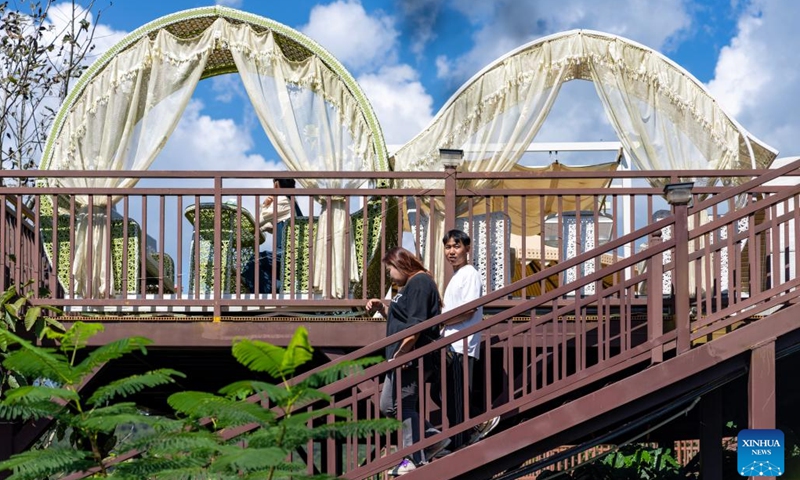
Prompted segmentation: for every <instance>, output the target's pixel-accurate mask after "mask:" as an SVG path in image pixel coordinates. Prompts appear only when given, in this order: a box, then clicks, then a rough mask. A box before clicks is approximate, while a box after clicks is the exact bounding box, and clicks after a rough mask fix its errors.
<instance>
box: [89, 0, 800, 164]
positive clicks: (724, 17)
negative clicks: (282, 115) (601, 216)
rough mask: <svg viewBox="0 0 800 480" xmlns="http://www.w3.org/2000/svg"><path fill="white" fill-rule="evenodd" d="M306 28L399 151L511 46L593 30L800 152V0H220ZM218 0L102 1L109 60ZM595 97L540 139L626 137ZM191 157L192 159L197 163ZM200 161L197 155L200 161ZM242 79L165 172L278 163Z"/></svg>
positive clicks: (192, 125)
mask: <svg viewBox="0 0 800 480" xmlns="http://www.w3.org/2000/svg"><path fill="white" fill-rule="evenodd" d="M217 3H218V4H223V5H227V6H231V7H234V8H239V9H242V10H245V11H249V12H252V13H255V14H258V15H262V16H265V17H268V18H270V19H273V20H276V21H278V22H281V23H283V24H286V25H288V26H290V27H293V28H295V29H297V30H299V31H301V32H303V33H305V34H307V35H309V36H310V37H312V38H313V39H314V40H316V41H317V42H319V43H320V44H322V45H323V46H324V47H325V48H327V49H328V50H329V51H331V52H332V53H333V54H334V55H335V56H336V57H337V58H338V59H339V60H340V61H341V62H342V63H343V64H344V65H345V66H346V67H347V68H348V69H349V70H350V71H351V73H353V75H354V77H355V78H356V79H357V80H358V81H359V83H360V84H361V85H362V88H363V89H364V90H365V92H366V93H367V96H368V97H369V99H370V101H371V102H372V104H373V107H374V108H375V110H376V112H377V114H378V117H379V119H380V121H381V125H382V126H383V129H384V134H385V136H386V138H387V142H388V143H389V144H393V145H402V144H403V143H404V142H406V141H408V140H409V139H411V138H412V137H413V136H414V135H415V134H416V133H418V132H419V131H421V130H422V129H423V128H424V127H425V126H426V125H427V123H428V122H429V121H430V119H431V118H432V117H433V116H434V115H435V114H436V112H437V111H438V110H439V108H440V107H441V106H442V105H443V104H444V103H445V102H446V100H447V99H448V98H449V97H450V95H452V94H453V92H455V91H456V90H457V89H458V87H460V86H461V85H462V84H463V83H464V82H465V81H466V80H468V79H469V78H470V77H471V76H472V75H474V74H475V73H476V72H478V71H479V70H480V69H481V68H482V67H484V66H486V65H487V64H489V63H491V62H492V61H493V60H494V59H496V58H498V57H499V56H501V55H503V54H504V53H506V52H508V51H509V50H511V49H514V48H516V47H518V46H520V45H523V44H525V43H527V42H529V41H531V40H534V39H536V38H539V37H541V36H544V35H548V34H552V33H556V32H560V31H564V30H570V29H575V28H587V29H593V30H600V31H604V32H609V33H614V34H618V35H621V36H624V37H626V38H629V39H632V40H635V41H637V42H640V43H642V44H644V45H647V46H649V47H651V48H654V49H655V50H658V51H660V52H662V53H664V54H665V55H667V56H668V57H670V58H672V59H673V60H674V61H676V62H677V63H678V64H679V65H681V66H683V67H684V68H685V69H686V70H688V71H689V72H690V73H692V74H693V75H695V76H696V77H697V78H698V79H699V80H700V81H702V82H703V83H704V84H706V86H707V87H708V88H709V90H710V91H711V92H712V94H713V95H714V96H715V98H717V100H718V101H719V102H720V104H722V106H723V107H724V108H725V109H726V110H727V111H728V112H729V113H730V114H732V115H733V116H734V117H735V118H736V119H737V120H739V122H740V123H741V124H742V125H743V126H744V127H745V128H747V129H748V130H750V131H751V132H752V133H753V134H755V135H756V136H757V137H759V138H761V139H762V140H764V141H766V142H767V143H769V144H770V145H772V146H773V147H775V148H777V149H779V150H780V151H781V156H788V155H794V154H798V153H800V145H797V142H796V140H795V138H796V135H795V132H797V131H800V120H798V114H797V112H798V108H797V107H798V106H800V105H798V103H799V102H800V100H798V99H800V83H799V82H798V81H797V80H798V79H797V75H798V73H797V72H800V68H798V67H800V61H799V60H798V56H797V54H796V52H798V51H800V39H798V36H797V35H796V34H795V25H794V22H795V19H797V18H800V15H798V13H800V2H796V1H793V0H707V1H684V0H658V1H652V0H559V1H558V2H555V1H548V2H545V1H542V0H538V1H537V0H497V1H486V0H364V1H357V0H337V1H322V2H319V1H310V0H295V1H293V2H274V1H269V2H268V1H264V0H218V1H217ZM211 4H213V3H212V2H209V1H199V0H170V1H168V2H167V1H160V2H155V1H151V0H115V1H114V2H113V5H110V6H109V5H108V2H107V0H105V3H104V0H98V1H97V5H98V6H100V7H101V8H102V9H103V10H102V14H101V15H100V17H99V19H96V21H97V23H98V25H99V29H98V35H97V38H96V40H97V45H98V50H97V53H98V54H99V53H101V52H102V51H103V50H104V49H106V48H108V47H109V46H110V45H112V44H113V43H115V42H116V41H118V40H119V39H121V38H122V37H123V36H124V35H125V34H126V33H127V32H130V31H132V30H134V29H135V28H137V27H139V26H141V25H143V24H145V23H147V22H149V21H152V20H155V19H157V18H159V17H161V16H163V15H166V14H169V13H173V12H177V11H180V10H183V9H188V8H194V7H200V6H207V5H211ZM614 139H616V137H615V135H614V133H613V131H612V130H611V128H610V127H609V124H608V122H607V121H606V119H605V115H604V113H603V111H602V107H601V106H600V103H599V101H598V100H597V98H596V94H595V92H594V88H593V87H592V85H591V84H589V83H587V82H570V83H568V84H567V85H565V87H564V88H563V89H562V91H561V93H560V95H559V98H558V100H557V102H556V105H555V107H554V109H553V111H552V113H551V115H550V117H549V118H548V120H547V122H546V123H545V126H544V128H543V129H542V131H541V132H540V134H539V136H538V137H537V139H536V140H537V141H570V140H579V141H580V140H585V141H597V140H614ZM187 153H190V154H191V155H187ZM188 158H191V160H188ZM276 162H277V160H276V156H275V154H274V152H273V151H272V149H271V148H270V147H269V145H268V142H267V141H266V139H265V137H264V134H263V133H262V132H261V128H260V126H259V125H258V122H256V121H255V119H254V116H253V114H252V111H251V110H250V108H249V105H248V102H247V101H246V100H245V99H244V94H243V92H242V89H241V86H240V84H239V81H238V78H237V77H236V76H235V75H228V76H224V77H216V78H214V79H210V80H207V81H204V82H201V83H200V85H199V87H198V90H197V92H196V93H195V96H194V99H193V102H192V103H191V104H190V107H189V109H188V110H187V112H186V113H185V115H184V118H183V120H182V123H181V125H180V126H179V128H178V130H177V131H176V133H175V134H174V135H173V138H171V139H170V143H169V144H168V146H167V148H166V149H165V151H164V152H163V153H162V155H161V157H160V158H159V160H158V161H157V164H156V165H154V167H153V168H195V169H197V168H208V169H211V168H213V169H221V168H242V169H264V168H276V165H277V163H276Z"/></svg>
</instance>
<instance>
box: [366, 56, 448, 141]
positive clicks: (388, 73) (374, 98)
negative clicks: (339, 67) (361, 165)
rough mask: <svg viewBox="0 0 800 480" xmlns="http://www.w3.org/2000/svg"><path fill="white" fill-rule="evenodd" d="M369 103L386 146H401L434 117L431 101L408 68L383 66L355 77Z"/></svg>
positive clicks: (416, 77)
mask: <svg viewBox="0 0 800 480" xmlns="http://www.w3.org/2000/svg"><path fill="white" fill-rule="evenodd" d="M358 83H359V84H360V85H361V87H362V88H363V89H364V92H365V93H366V95H367V98H369V100H370V103H372V108H373V109H374V110H375V114H376V115H377V116H378V120H379V121H380V124H381V127H382V128H383V135H384V137H385V138H386V142H387V143H388V144H395V145H397V144H403V143H405V142H407V141H408V140H411V138H412V137H413V136H414V135H416V134H418V133H419V132H421V131H422V129H423V128H425V126H427V124H428V122H430V120H431V117H432V115H433V113H432V108H433V98H432V97H431V96H430V95H429V94H428V93H427V92H426V91H425V87H423V85H422V84H421V83H420V82H419V78H418V75H417V73H416V71H414V69H412V68H411V67H409V66H408V65H398V66H393V67H385V68H383V69H381V71H380V72H378V73H376V74H366V75H362V76H360V77H359V78H358Z"/></svg>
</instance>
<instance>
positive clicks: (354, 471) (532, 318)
mask: <svg viewBox="0 0 800 480" xmlns="http://www.w3.org/2000/svg"><path fill="white" fill-rule="evenodd" d="M793 168H796V166H795V167H793ZM789 171H791V169H789V168H787V169H786V170H785V171H784V170H778V171H775V172H770V173H768V174H766V175H764V176H762V177H761V178H759V179H757V180H754V181H751V182H748V183H746V184H745V185H743V186H742V187H737V188H733V189H730V190H728V191H727V192H724V193H720V194H718V195H717V198H713V197H712V198H709V199H707V200H704V201H697V202H696V204H695V206H693V207H685V209H684V211H683V212H681V211H676V212H675V213H674V214H672V215H669V216H667V217H665V218H663V219H662V220H659V221H658V222H656V223H654V224H651V225H649V226H646V227H643V228H641V229H638V230H636V231H635V232H631V233H628V234H625V235H622V236H620V237H618V238H616V239H613V240H611V241H609V242H608V243H607V244H606V245H604V246H602V247H599V248H596V249H594V250H589V251H586V252H584V253H581V254H579V255H577V256H575V257H574V258H571V259H565V260H564V261H562V262H560V263H559V264H557V265H555V266H553V267H550V268H548V269H546V270H544V271H541V272H538V273H535V274H533V275H531V276H529V277H527V278H523V279H521V280H518V281H516V282H514V283H513V284H511V285H508V286H505V287H503V288H500V289H498V290H496V291H494V292H490V293H488V294H487V295H486V296H485V297H484V298H481V299H478V300H475V301H473V302H470V303H468V304H466V305H463V306H461V307H459V308H456V309H453V310H451V311H450V312H447V313H445V314H442V315H439V316H437V317H435V318H433V319H431V320H429V321H427V322H425V323H423V324H420V325H418V326H416V327H412V328H409V329H407V330H404V331H403V332H400V333H397V334H395V335H392V336H390V337H387V338H386V339H384V340H381V341H379V342H376V343H374V344H372V345H370V346H368V347H365V348H362V349H360V350H358V351H356V352H353V353H352V354H349V355H346V356H344V357H341V358H340V359H339V360H338V361H345V360H351V359H355V358H360V357H363V356H367V355H373V354H380V353H381V352H382V350H383V349H384V348H385V347H386V346H387V345H389V344H392V343H394V342H397V341H400V340H401V339H402V338H404V337H407V336H409V335H412V334H414V333H417V332H421V331H423V330H425V329H427V328H430V327H432V326H434V325H441V324H442V323H444V322H446V321H447V320H449V319H450V318H452V317H454V316H457V315H460V314H462V313H464V312H466V311H469V310H471V309H473V308H476V307H477V306H480V305H484V306H486V305H491V304H492V303H493V302H497V301H499V300H501V299H505V298H507V297H509V296H511V295H512V294H513V292H516V291H520V290H522V289H525V288H527V287H530V286H531V285H533V284H536V283H537V282H543V281H544V280H546V279H547V278H548V277H549V276H551V275H563V274H564V273H565V272H566V271H567V270H568V269H570V268H573V267H576V266H578V265H580V264H582V263H584V262H587V261H591V260H593V259H596V258H597V255H598V254H600V253H603V252H605V251H608V249H619V248H621V247H623V246H625V245H628V244H630V243H631V242H632V241H633V240H635V239H638V238H643V237H649V238H651V239H652V240H654V241H652V242H651V243H650V244H649V246H648V247H647V248H646V249H643V250H642V251H640V252H638V253H635V254H632V255H631V256H629V257H624V258H619V259H618V260H617V261H616V262H614V263H612V264H610V265H608V266H605V267H603V268H601V269H598V270H597V271H595V272H593V273H589V274H586V275H584V276H582V277H581V276H579V277H578V278H577V279H576V280H575V281H573V282H571V283H565V284H561V285H559V286H557V287H555V288H553V289H551V290H550V291H549V292H545V293H542V294H541V295H539V296H537V297H535V298H532V299H525V300H521V301H518V302H517V303H516V304H514V305H511V306H509V307H508V308H506V309H505V310H501V311H499V312H498V313H496V314H494V315H490V316H488V317H486V318H485V319H484V320H483V322H482V323H481V324H478V325H474V326H472V327H471V328H468V329H466V330H463V331H461V332H459V333H458V334H456V335H453V336H450V337H447V338H446V339H440V340H437V341H435V342H433V343H431V344H429V345H427V346H425V347H422V348H419V349H416V350H413V351H412V352H411V353H409V354H407V355H405V356H404V357H402V358H401V359H398V361H397V362H393V363H383V364H380V365H376V366H373V367H371V368H369V369H367V370H366V371H365V372H364V374H363V375H360V376H356V377H350V378H348V379H345V380H342V381H339V382H337V383H335V384H332V385H330V386H328V387H325V388H324V389H323V391H325V392H326V393H328V394H330V395H331V397H332V398H333V399H334V400H333V401H332V402H331V404H330V405H329V406H334V407H337V408H344V409H347V410H349V411H350V412H352V414H353V415H354V416H355V417H356V418H377V417H378V416H379V415H380V413H379V410H378V405H379V395H380V382H381V378H383V376H384V375H386V374H388V373H390V372H393V373H394V374H395V375H396V376H397V375H400V374H401V372H403V371H405V373H403V374H404V375H409V374H410V375H411V376H412V377H413V378H416V379H417V381H418V382H419V384H425V382H426V380H427V381H430V380H431V379H430V378H429V374H430V372H429V371H426V369H424V368H423V358H425V357H429V358H430V357H432V358H433V361H434V362H436V363H438V364H439V366H440V372H445V371H446V369H445V368H444V366H445V361H446V359H445V356H446V352H447V350H448V345H450V344H451V343H452V342H454V341H455V342H459V341H460V342H466V338H467V337H468V336H469V335H470V334H473V333H478V332H481V333H482V334H483V338H484V339H485V342H484V343H483V345H482V349H481V357H482V358H483V359H484V363H485V364H486V366H485V371H484V373H483V374H482V375H481V376H480V378H479V382H480V383H483V386H482V387H481V389H480V390H481V392H482V394H481V396H482V397H483V402H482V403H485V405H487V406H488V407H487V408H485V409H484V410H483V411H482V413H480V414H478V415H475V416H471V417H470V416H468V418H467V419H465V420H464V422H462V423H461V424H458V425H448V424H447V420H446V418H447V412H446V409H447V406H446V405H442V406H438V405H432V404H431V403H430V402H429V401H428V400H427V399H426V398H424V397H420V400H419V412H422V413H423V414H422V415H421V418H420V425H419V427H420V430H421V431H424V430H425V428H424V421H425V420H427V419H432V414H433V413H435V412H437V411H438V412H439V414H440V415H439V419H440V420H441V421H440V422H437V423H438V424H439V425H441V427H442V428H441V433H438V434H436V435H433V436H430V437H428V438H424V439H422V440H420V441H419V442H417V443H415V444H414V445H412V446H410V447H406V448H399V449H398V450H396V451H392V450H391V449H390V448H389V447H390V446H391V445H392V439H391V437H390V436H378V435H376V436H373V437H370V438H368V439H367V440H366V441H357V440H356V439H354V438H348V439H346V440H344V441H341V442H340V441H323V442H318V443H313V442H312V443H309V445H308V446H307V451H306V452H305V455H304V458H318V459H319V458H321V459H323V460H322V461H320V462H316V463H315V462H309V463H308V473H314V472H320V471H321V472H326V473H330V474H337V475H344V477H345V478H354V479H355V478H367V477H369V476H371V475H375V474H378V473H380V472H382V471H385V470H387V469H389V468H391V467H392V466H393V465H396V464H397V463H399V462H400V460H401V459H402V458H403V457H405V456H409V455H411V453H413V452H415V451H419V450H422V449H424V448H426V447H429V446H431V445H433V444H434V443H436V442H439V441H441V440H443V439H444V438H449V437H451V436H452V435H454V434H458V433H461V432H466V431H469V430H470V429H471V428H472V427H474V426H476V425H478V424H479V423H481V422H484V421H486V420H488V419H490V418H493V417H496V416H502V417H509V416H515V415H519V414H524V413H525V412H532V411H537V410H538V411H541V409H545V410H546V409H547V408H548V405H551V402H557V404H562V403H564V402H565V401H567V400H568V399H570V398H573V397H574V396H575V395H580V394H581V393H580V392H581V391H583V390H584V389H586V388H591V387H592V386H594V385H598V384H603V385H605V384H608V383H609V382H614V381H616V379H619V378H621V376H626V375H630V374H631V372H632V371H641V370H642V369H643V368H645V367H647V366H651V365H654V364H658V363H661V362H663V361H664V358H665V357H674V356H676V355H677V356H680V355H682V354H683V353H685V352H686V351H688V350H690V349H691V348H693V347H694V346H695V345H697V344H698V343H700V342H701V341H702V342H715V341H718V339H719V338H720V337H724V335H726V334H728V333H729V332H730V331H732V330H734V329H735V328H736V326H737V325H738V324H742V323H751V322H753V321H758V320H759V319H760V318H762V317H764V316H765V315H769V313H770V312H772V311H775V310H776V309H780V308H783V307H785V306H787V305H789V304H792V303H794V302H796V301H797V298H798V297H800V289H798V288H797V287H798V286H800V280H798V279H797V278H795V277H794V276H786V277H784V276H775V275H773V276H770V277H769V278H768V280H769V281H767V282H764V281H762V278H757V279H756V278H753V277H751V281H750V283H749V284H748V285H745V284H743V283H741V281H742V279H741V276H739V274H738V273H728V276H729V280H731V279H733V280H734V282H733V283H731V284H729V285H737V286H736V287H735V288H740V291H741V292H742V293H736V292H735V291H729V292H728V294H727V295H725V294H724V293H723V292H719V291H716V292H715V291H714V285H713V284H712V283H710V282H709V280H710V279H711V278H714V276H711V275H709V276H707V277H705V278H703V277H699V278H695V280H693V281H691V282H690V281H687V280H686V278H688V277H690V275H689V272H690V271H692V270H694V271H695V272H697V271H698V270H701V272H702V270H703V269H704V270H705V271H706V272H708V271H710V270H711V268H710V267H709V266H708V262H711V260H710V259H709V258H710V256H711V255H722V254H723V251H724V249H729V252H728V255H729V258H732V257H734V256H736V255H741V254H742V252H743V251H748V252H750V253H751V255H752V256H759V258H761V260H755V259H752V260H748V261H749V262H750V264H751V268H757V267H758V266H759V262H762V263H763V262H767V263H770V264H772V263H773V260H772V258H771V257H769V256H774V255H778V254H779V253H781V249H780V248H779V247H780V242H779V241H777V240H775V239H774V238H775V237H776V236H777V235H779V233H780V232H782V231H783V232H785V231H788V230H789V229H790V227H791V228H797V227H795V226H794V225H797V223H796V220H797V218H795V217H796V215H797V214H796V213H795V212H796V209H787V210H786V212H787V213H785V214H778V213H776V212H777V211H778V210H780V208H781V206H783V207H784V208H785V207H787V205H788V204H787V202H788V201H790V200H792V201H795V202H796V201H797V200H798V195H800V188H798V187H794V188H792V189H789V190H784V191H781V192H777V193H775V194H773V195H770V196H767V197H766V198H762V199H760V200H757V201H754V202H751V203H748V204H746V205H744V206H743V207H742V208H740V209H734V210H732V211H730V212H729V213H728V214H727V215H725V216H724V217H721V218H718V219H716V220H714V221H713V222H708V223H705V224H699V223H698V224H696V225H690V224H689V222H688V219H689V218H692V217H693V216H696V215H698V212H700V211H701V210H704V209H708V208H711V209H718V208H719V207H720V205H722V204H725V203H727V202H729V201H733V200H734V199H735V198H736V197H737V196H738V195H739V194H742V193H744V194H752V192H754V191H756V190H757V189H758V188H760V186H761V185H763V183H764V182H766V181H768V180H770V179H772V178H775V177H777V176H779V175H782V174H785V173H787V172H789ZM717 211H719V210H717ZM743 219H748V221H749V222H750V224H749V227H748V230H747V231H749V233H746V232H745V231H742V232H739V233H735V234H734V233H733V231H734V229H736V228H737V225H740V224H741V223H742V221H743ZM792 220H795V223H794V224H792V223H791V222H792ZM667 227H670V228H672V229H674V230H673V231H676V232H677V231H681V229H682V230H683V231H684V233H685V235H675V236H673V237H672V238H670V239H665V240H662V239H661V238H660V235H661V233H662V231H663V229H664V228H667ZM720 229H726V230H727V231H728V232H730V233H731V234H730V235H729V236H728V237H727V239H725V241H724V242H723V241H719V240H717V238H718V237H717V235H718V234H719V231H720ZM681 237H683V238H685V241H681V240H680V238H681ZM745 240H746V241H745ZM748 244H749V245H748ZM762 246H763V248H762ZM667 252H670V253H672V258H673V259H674V260H673V261H670V262H668V263H666V264H664V261H663V258H664V255H665V254H666V253H667ZM764 253H766V255H767V256H768V258H767V259H766V260H764V257H763V255H764ZM681 259H684V260H683V261H682V260H681ZM794 261H795V262H796V261H797V260H796V259H795V260H794ZM642 263H643V264H644V265H646V266H647V268H646V269H645V270H644V271H643V272H642V271H639V270H636V269H634V268H633V267H634V266H635V265H637V264H642ZM794 267H796V265H794ZM628 269H633V270H634V273H632V274H626V273H625V272H626V270H628ZM681 270H683V271H681ZM664 273H671V274H672V275H671V276H670V277H669V278H670V279H671V280H670V294H669V295H667V296H665V295H664V294H663V292H662V289H661V286H662V285H663V283H664ZM609 275H612V276H616V278H618V280H617V281H614V282H610V283H603V282H602V280H603V279H604V278H605V277H608V276H609ZM715 278H716V279H717V280H719V276H716V277H715ZM692 282H693V283H692ZM737 282H738V283H737ZM645 283H646V284H648V285H650V288H648V290H650V292H651V294H649V295H647V297H646V299H645V301H644V302H643V303H637V299H639V298H641V297H640V296H639V294H638V293H637V292H639V291H641V290H642V286H643V284H645ZM756 283H757V285H756ZM589 285H595V287H596V290H595V292H594V293H591V294H582V295H581V294H575V292H580V291H581V289H583V288H585V287H586V286H589ZM653 285H657V286H658V288H656V289H653V288H652V286H653ZM653 290H655V292H653ZM746 292H749V293H746ZM719 296H722V298H721V299H720V298H718V297H719ZM763 321H768V319H765V320H763ZM745 348H747V347H745ZM404 368H405V370H403V369H404ZM490 372H493V375H491V376H490ZM498 372H502V375H498ZM690 373H692V372H689V371H687V372H686V374H687V375H689V374H690ZM439 374H441V375H444V374H443V373H439ZM440 381H441V382H442V383H443V384H444V383H445V382H444V378H441V379H440ZM474 400H475V399H470V398H464V411H465V412H469V411H470V408H469V407H470V402H471V401H474ZM609 400H610V399H609ZM266 406H268V405H266ZM315 407H316V405H311V406H309V407H308V408H315ZM399 417H400V413H399V412H398V419H399ZM565 428H566V427H565ZM243 430H246V428H240V429H236V430H233V431H229V432H227V433H226V434H227V435H228V436H230V437H234V436H236V435H238V434H239V433H241V432H242V431H243ZM312 453H313V454H312Z"/></svg>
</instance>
